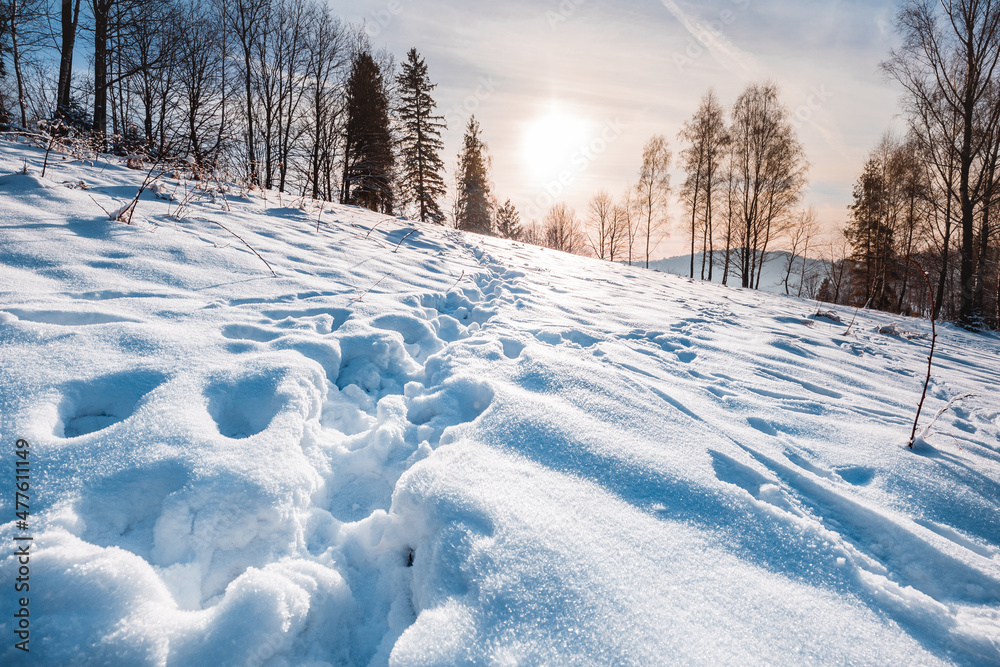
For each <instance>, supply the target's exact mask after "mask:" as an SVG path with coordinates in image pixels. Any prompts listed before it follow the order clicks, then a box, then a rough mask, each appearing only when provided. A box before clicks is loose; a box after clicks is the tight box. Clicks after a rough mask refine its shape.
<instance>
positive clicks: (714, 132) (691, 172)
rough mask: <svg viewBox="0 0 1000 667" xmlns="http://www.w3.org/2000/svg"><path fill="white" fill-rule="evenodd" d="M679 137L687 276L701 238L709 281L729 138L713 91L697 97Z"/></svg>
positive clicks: (693, 263)
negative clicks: (688, 248) (698, 101)
mask: <svg viewBox="0 0 1000 667" xmlns="http://www.w3.org/2000/svg"><path fill="white" fill-rule="evenodd" d="M678 136H679V138H680V139H681V140H683V141H685V142H687V144H688V146H687V147H686V148H685V149H684V150H683V151H681V163H682V165H683V168H684V171H685V172H686V173H687V179H686V180H685V181H684V185H683V187H682V188H681V199H682V200H683V201H684V202H685V203H686V204H687V206H688V210H689V211H690V213H691V228H690V234H691V276H690V277H691V278H692V279H694V269H695V266H694V265H695V244H696V242H697V239H698V238H699V236H700V238H701V251H702V261H701V279H702V280H705V277H706V276H705V268H706V265H707V268H708V280H712V268H713V264H714V251H715V248H714V236H715V230H714V224H713V222H714V216H713V213H714V204H715V199H716V198H717V196H718V193H717V189H718V186H719V185H720V182H721V175H722V169H721V168H722V164H723V158H724V157H725V151H726V145H727V144H728V142H729V137H728V135H727V133H726V124H725V111H724V109H723V108H722V105H721V104H719V101H718V99H717V98H716V97H715V93H714V92H713V91H711V90H710V91H709V92H708V93H707V94H706V95H705V97H703V98H702V100H701V105H700V106H699V107H698V111H697V112H696V113H695V115H694V117H693V118H691V120H689V121H688V122H686V123H685V124H684V127H682V128H681V131H680V133H679V135H678Z"/></svg>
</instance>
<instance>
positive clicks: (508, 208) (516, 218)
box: [496, 199, 524, 241]
mask: <svg viewBox="0 0 1000 667" xmlns="http://www.w3.org/2000/svg"><path fill="white" fill-rule="evenodd" d="M496 233H497V236H499V237H501V238H505V239H512V240H514V241H520V240H521V236H522V235H523V234H524V229H523V228H522V227H521V215H520V214H519V213H518V212H517V209H516V208H514V205H513V204H512V203H510V200H509V199H508V200H507V202H506V203H505V204H504V205H503V206H501V207H500V209H499V210H498V211H497V223H496Z"/></svg>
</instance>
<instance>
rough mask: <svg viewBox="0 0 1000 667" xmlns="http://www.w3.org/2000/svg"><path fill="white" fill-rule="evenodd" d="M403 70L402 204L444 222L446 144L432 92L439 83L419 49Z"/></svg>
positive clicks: (413, 51)
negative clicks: (430, 74)
mask: <svg viewBox="0 0 1000 667" xmlns="http://www.w3.org/2000/svg"><path fill="white" fill-rule="evenodd" d="M406 56H407V61H406V62H404V63H403V71H402V73H401V74H400V75H399V76H398V77H397V78H396V83H397V84H398V85H399V98H400V103H399V110H398V113H399V120H400V121H401V125H402V137H401V140H400V144H399V146H400V158H401V160H402V165H401V172H402V173H401V174H400V195H401V198H402V200H403V202H401V203H406V204H413V205H414V206H415V207H416V208H417V209H418V211H419V217H420V220H421V221H423V222H435V223H438V224H441V223H443V222H444V214H443V213H441V207H440V205H439V204H438V200H439V199H440V198H441V197H443V196H444V194H445V187H444V179H443V178H442V176H441V172H442V171H444V162H443V161H442V160H441V158H440V153H441V149H442V148H443V147H444V143H443V142H442V141H441V131H442V130H444V129H445V127H446V125H445V122H444V117H443V116H435V115H434V109H435V108H436V107H437V104H436V103H435V102H434V98H432V97H431V95H430V93H431V91H432V90H434V89H435V88H436V87H437V85H436V84H433V83H431V81H430V79H429V78H428V76H427V64H426V63H425V62H424V59H423V58H421V57H420V54H418V53H417V50H416V49H410V52H409V53H407V54H406Z"/></svg>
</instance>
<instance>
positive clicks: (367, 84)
mask: <svg viewBox="0 0 1000 667" xmlns="http://www.w3.org/2000/svg"><path fill="white" fill-rule="evenodd" d="M344 135H345V136H344V181H343V185H342V189H341V203H343V204H354V205H356V206H361V207H364V208H367V209H370V210H372V211H377V212H379V213H386V214H391V213H392V212H393V205H394V199H393V191H392V179H393V168H394V164H395V161H394V158H393V153H392V132H391V131H390V129H389V99H388V93H387V92H386V87H385V79H384V78H383V76H382V69H381V68H380V67H379V65H378V63H377V62H375V59H374V58H373V57H372V56H371V54H370V53H368V52H367V51H361V52H360V53H358V54H357V55H356V56H355V57H354V62H353V63H352V64H351V76H350V79H349V80H348V82H347V123H346V127H345V130H344Z"/></svg>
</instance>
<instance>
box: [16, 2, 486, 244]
mask: <svg viewBox="0 0 1000 667" xmlns="http://www.w3.org/2000/svg"><path fill="white" fill-rule="evenodd" d="M83 40H85V41H86V47H87V48H88V50H89V53H90V54H92V55H91V57H90V58H88V63H89V68H88V69H87V73H86V75H84V76H81V75H80V74H79V71H78V68H75V66H74V55H75V53H76V51H77V47H78V46H79V45H84V41H83ZM77 65H78V63H77ZM434 89H435V84H434V83H433V82H432V81H431V79H430V76H429V73H428V68H427V65H426V62H425V61H424V59H423V58H422V57H421V56H420V54H419V53H418V52H417V50H416V49H411V50H410V51H409V52H408V53H407V54H406V58H405V60H404V61H403V62H402V63H399V64H397V62H396V60H395V58H394V57H393V56H392V55H391V54H389V53H387V52H385V51H384V50H383V51H380V50H376V49H374V48H373V47H372V45H371V44H370V41H369V39H368V38H367V35H366V33H365V31H364V27H363V26H355V25H350V24H346V23H344V22H343V21H341V19H340V18H339V17H337V16H336V15H335V14H334V13H333V12H332V11H331V9H330V8H329V7H328V6H327V5H326V4H325V3H323V2H321V1H320V0H88V1H87V2H86V3H84V2H83V0H61V2H60V4H59V5H58V6H56V7H54V8H50V6H49V5H48V3H46V2H44V0H0V128H2V129H5V130H15V131H20V132H26V133H32V132H36V133H38V132H41V133H45V134H48V135H57V136H60V137H66V138H67V140H68V138H70V137H71V138H72V139H73V140H75V141H89V142H91V143H92V145H93V146H94V147H95V149H97V150H101V151H107V152H111V153H114V154H119V155H133V154H141V155H142V156H143V157H145V158H147V159H149V160H152V161H154V162H155V161H162V162H168V161H171V160H181V161H184V162H186V163H187V165H189V166H190V168H191V171H193V172H194V173H195V174H197V175H202V176H204V177H208V176H209V175H211V176H216V177H220V178H228V179H232V180H235V181H238V182H240V183H243V184H246V185H248V186H250V187H261V188H268V189H276V190H279V191H281V192H288V193H295V194H300V195H302V196H311V197H313V198H316V199H324V200H327V201H337V202H340V203H343V204H349V205H355V206H361V207H364V208H368V209H371V210H374V211H378V212H381V213H385V214H406V215H409V216H412V217H415V218H417V219H419V220H422V221H427V222H435V223H444V222H446V219H447V216H446V215H445V212H444V211H445V209H446V208H447V207H446V205H445V204H446V202H445V197H446V193H447V191H448V188H447V187H446V184H445V174H446V169H445V165H444V161H443V159H442V157H441V153H442V150H443V144H442V141H441V135H442V132H443V131H444V130H445V129H446V124H445V120H444V117H443V116H441V115H439V114H438V113H437V112H436V108H437V104H436V102H435V100H434V97H433V91H434ZM468 132H469V133H470V134H469V136H467V137H466V142H465V148H464V149H463V154H462V156H460V158H459V161H458V168H457V170H456V184H457V185H460V186H462V188H464V189H460V190H459V192H460V194H459V197H458V198H457V200H456V201H455V202H454V206H453V208H454V211H455V212H454V213H453V215H452V218H453V219H452V222H453V223H456V224H458V225H459V226H460V227H462V228H464V229H470V230H475V231H492V229H493V220H492V217H491V219H490V222H489V223H488V224H484V223H483V221H482V219H481V218H482V216H483V215H484V211H486V210H489V211H490V214H491V216H492V211H493V208H492V199H490V198H489V197H490V189H489V187H488V182H487V181H488V156H487V155H486V151H485V143H483V142H482V141H481V136H480V130H479V126H478V123H477V122H476V121H475V119H474V118H473V119H470V123H469V128H468ZM470 151H471V152H472V153H474V154H470ZM476 188H478V189H479V190H480V191H481V192H480V193H479V195H477V194H476V193H475V192H474V190H475V189H476Z"/></svg>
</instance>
